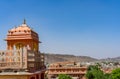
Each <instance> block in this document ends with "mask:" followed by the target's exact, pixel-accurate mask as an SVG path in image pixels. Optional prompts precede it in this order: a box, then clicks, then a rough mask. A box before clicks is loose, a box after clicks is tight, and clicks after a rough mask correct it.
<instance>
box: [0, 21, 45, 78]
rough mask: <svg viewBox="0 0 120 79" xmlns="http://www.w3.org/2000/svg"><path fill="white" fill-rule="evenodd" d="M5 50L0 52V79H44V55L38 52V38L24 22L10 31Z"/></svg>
mask: <svg viewBox="0 0 120 79" xmlns="http://www.w3.org/2000/svg"><path fill="white" fill-rule="evenodd" d="M5 41H6V42H7V48H6V50H3V51H2V50H1V51H0V79H23V78H24V79H44V72H45V65H44V54H42V53H41V52H40V51H39V43H41V42H40V41H39V36H38V34H37V33H36V32H35V31H33V30H32V29H31V28H30V27H29V26H28V25H27V24H26V21H25V20H24V22H23V24H22V25H20V26H18V27H15V28H13V29H10V30H9V31H8V34H7V37H6V39H5Z"/></svg>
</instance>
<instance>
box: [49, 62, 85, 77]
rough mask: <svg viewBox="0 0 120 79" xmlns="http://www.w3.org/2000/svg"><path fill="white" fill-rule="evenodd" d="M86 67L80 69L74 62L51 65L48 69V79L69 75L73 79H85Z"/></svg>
mask: <svg viewBox="0 0 120 79" xmlns="http://www.w3.org/2000/svg"><path fill="white" fill-rule="evenodd" d="M86 71H87V67H85V66H84V67H80V66H78V65H77V64H76V63H75V62H58V63H53V64H51V65H50V66H49V68H48V72H47V74H48V79H57V78H58V75H59V74H67V75H70V76H71V77H72V78H73V79H85V74H86Z"/></svg>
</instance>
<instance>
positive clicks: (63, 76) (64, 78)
mask: <svg viewBox="0 0 120 79" xmlns="http://www.w3.org/2000/svg"><path fill="white" fill-rule="evenodd" d="M58 79H72V77H71V76H69V75H66V74H60V75H59V76H58Z"/></svg>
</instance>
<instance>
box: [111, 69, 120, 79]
mask: <svg viewBox="0 0 120 79" xmlns="http://www.w3.org/2000/svg"><path fill="white" fill-rule="evenodd" d="M111 76H112V79H120V68H117V69H115V70H113V71H112V73H111Z"/></svg>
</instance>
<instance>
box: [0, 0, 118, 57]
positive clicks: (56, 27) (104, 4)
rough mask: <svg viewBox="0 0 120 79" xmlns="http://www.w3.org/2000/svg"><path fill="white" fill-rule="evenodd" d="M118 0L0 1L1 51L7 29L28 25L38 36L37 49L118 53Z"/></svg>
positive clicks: (96, 54)
mask: <svg viewBox="0 0 120 79" xmlns="http://www.w3.org/2000/svg"><path fill="white" fill-rule="evenodd" d="M119 4H120V1H119V0H44V1H43V0H4V1H0V9H1V10H0V26H1V32H0V50H5V48H6V42H5V41H3V39H5V37H6V35H7V31H8V30H10V29H11V28H14V27H15V26H18V25H21V24H22V22H23V19H24V18H25V19H26V21H27V24H28V25H29V26H30V27H31V28H33V30H35V31H36V32H37V33H38V34H39V37H40V41H42V43H41V44H40V51H41V52H46V53H56V54H72V55H79V56H80V55H81V56H90V57H93V58H108V57H110V58H111V57H118V56H120V36H119V35H120V9H119V8H120V5H119Z"/></svg>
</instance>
